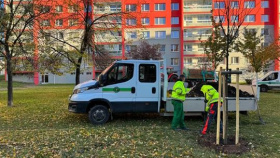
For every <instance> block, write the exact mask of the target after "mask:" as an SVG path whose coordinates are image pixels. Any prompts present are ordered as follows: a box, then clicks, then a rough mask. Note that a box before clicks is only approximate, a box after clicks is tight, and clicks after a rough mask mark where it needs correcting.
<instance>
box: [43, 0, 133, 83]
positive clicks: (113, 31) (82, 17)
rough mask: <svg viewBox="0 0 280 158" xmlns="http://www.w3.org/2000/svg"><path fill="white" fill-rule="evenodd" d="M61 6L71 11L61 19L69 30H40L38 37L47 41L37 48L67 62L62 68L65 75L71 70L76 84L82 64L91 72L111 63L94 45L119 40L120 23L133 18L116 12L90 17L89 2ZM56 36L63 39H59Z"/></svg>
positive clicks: (79, 0)
mask: <svg viewBox="0 0 280 158" xmlns="http://www.w3.org/2000/svg"><path fill="white" fill-rule="evenodd" d="M101 2H102V1H101ZM65 3H66V4H68V6H69V8H68V10H69V9H74V11H73V12H72V13H71V14H70V15H69V16H67V17H64V20H68V21H69V22H70V21H71V20H72V22H73V23H72V24H70V23H69V24H70V26H68V27H64V28H63V29H53V30H52V32H50V31H49V30H46V29H44V27H41V28H40V30H41V35H42V37H44V36H49V41H48V44H47V45H46V44H44V43H43V44H42V45H41V46H40V47H42V48H43V49H48V51H46V53H47V54H48V53H51V54H55V55H54V56H57V57H58V58H61V59H64V60H67V61H68V63H69V65H68V66H66V67H68V68H70V70H69V71H72V70H73V69H75V75H76V76H75V83H76V84H79V83H80V74H81V68H82V63H83V62H84V63H88V64H91V66H92V67H93V68H95V67H98V68H101V67H104V64H105V62H107V63H108V62H111V60H112V57H111V56H110V54H109V53H108V51H106V50H104V48H101V47H100V46H98V44H97V43H100V42H101V43H102V42H114V41H115V40H116V39H119V37H120V36H121V34H122V33H121V32H120V31H121V26H122V25H123V24H124V23H123V21H122V19H123V18H127V17H133V16H134V15H131V14H130V13H128V12H125V11H122V10H118V9H117V10H116V11H113V12H107V13H106V12H105V10H104V12H102V14H99V15H98V16H94V17H92V15H93V13H92V10H93V9H92V1H89V0H86V1H84V0H65ZM77 4H81V5H77ZM94 5H95V4H94ZM70 7H71V8H70ZM52 18H56V16H53V17H52ZM71 28H72V29H73V28H75V30H76V32H75V31H69V30H70V29H71ZM60 33H61V34H64V35H62V37H61V36H60V35H59V34H60ZM75 34H76V35H75ZM42 39H46V38H42ZM46 53H45V54H46ZM99 64H100V65H99ZM62 67H64V68H65V66H61V68H62Z"/></svg>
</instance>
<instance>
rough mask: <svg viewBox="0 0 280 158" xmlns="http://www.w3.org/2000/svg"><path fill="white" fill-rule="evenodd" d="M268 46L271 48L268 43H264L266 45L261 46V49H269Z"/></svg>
mask: <svg viewBox="0 0 280 158" xmlns="http://www.w3.org/2000/svg"><path fill="white" fill-rule="evenodd" d="M268 46H269V44H268V43H266V42H264V43H262V44H261V47H262V48H265V47H268Z"/></svg>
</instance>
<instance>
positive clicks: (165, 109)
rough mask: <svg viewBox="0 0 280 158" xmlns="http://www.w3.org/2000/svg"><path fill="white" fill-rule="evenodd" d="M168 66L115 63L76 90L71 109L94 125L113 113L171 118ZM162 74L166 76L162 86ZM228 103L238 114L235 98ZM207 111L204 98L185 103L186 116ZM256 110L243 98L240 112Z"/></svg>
mask: <svg viewBox="0 0 280 158" xmlns="http://www.w3.org/2000/svg"><path fill="white" fill-rule="evenodd" d="M161 66H164V68H163V69H161ZM165 66H166V64H163V62H161V61H156V60H121V61H116V62H114V63H113V64H111V65H110V66H109V67H108V68H106V69H105V70H104V71H103V72H102V73H101V74H100V75H99V77H98V78H97V79H96V80H90V81H87V82H84V83H81V84H79V85H77V86H75V88H74V90H73V94H72V95H71V96H70V98H69V100H70V101H69V107H68V109H69V111H70V112H74V113H86V114H88V115H89V119H90V121H91V123H93V124H103V123H106V122H107V121H108V120H109V118H110V116H112V113H125V112H127V113H134V112H136V113H161V115H163V116H170V115H172V113H173V105H172V104H171V98H169V95H168V94H167V93H168V90H169V89H172V85H173V84H174V82H173V83H170V82H167V80H168V79H167V77H168V76H167V71H166V68H165ZM162 71H164V72H162ZM162 73H163V74H166V75H164V81H163V82H162V80H161V74H162ZM227 100H228V109H229V111H235V98H227ZM204 108H205V104H204V97H190V98H187V99H186V101H185V102H184V111H185V112H186V113H187V114H192V113H203V112H204ZM256 109H257V105H256V99H255V98H254V97H246V98H240V111H249V110H256Z"/></svg>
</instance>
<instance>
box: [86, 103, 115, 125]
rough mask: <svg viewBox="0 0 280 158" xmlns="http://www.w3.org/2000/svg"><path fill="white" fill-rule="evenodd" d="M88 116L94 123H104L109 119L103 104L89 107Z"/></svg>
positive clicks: (107, 110)
mask: <svg viewBox="0 0 280 158" xmlns="http://www.w3.org/2000/svg"><path fill="white" fill-rule="evenodd" d="M88 117H89V120H90V122H91V123H92V124H94V125H101V124H104V123H106V122H107V121H108V120H109V117H110V113H109V109H108V108H107V107H106V106H104V105H96V106H94V107H92V108H91V109H90V111H89V113H88Z"/></svg>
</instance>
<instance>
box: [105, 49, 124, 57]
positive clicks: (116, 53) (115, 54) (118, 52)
mask: <svg viewBox="0 0 280 158" xmlns="http://www.w3.org/2000/svg"><path fill="white" fill-rule="evenodd" d="M108 52H109V54H110V55H111V56H121V55H122V51H121V50H119V51H111V50H108Z"/></svg>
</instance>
